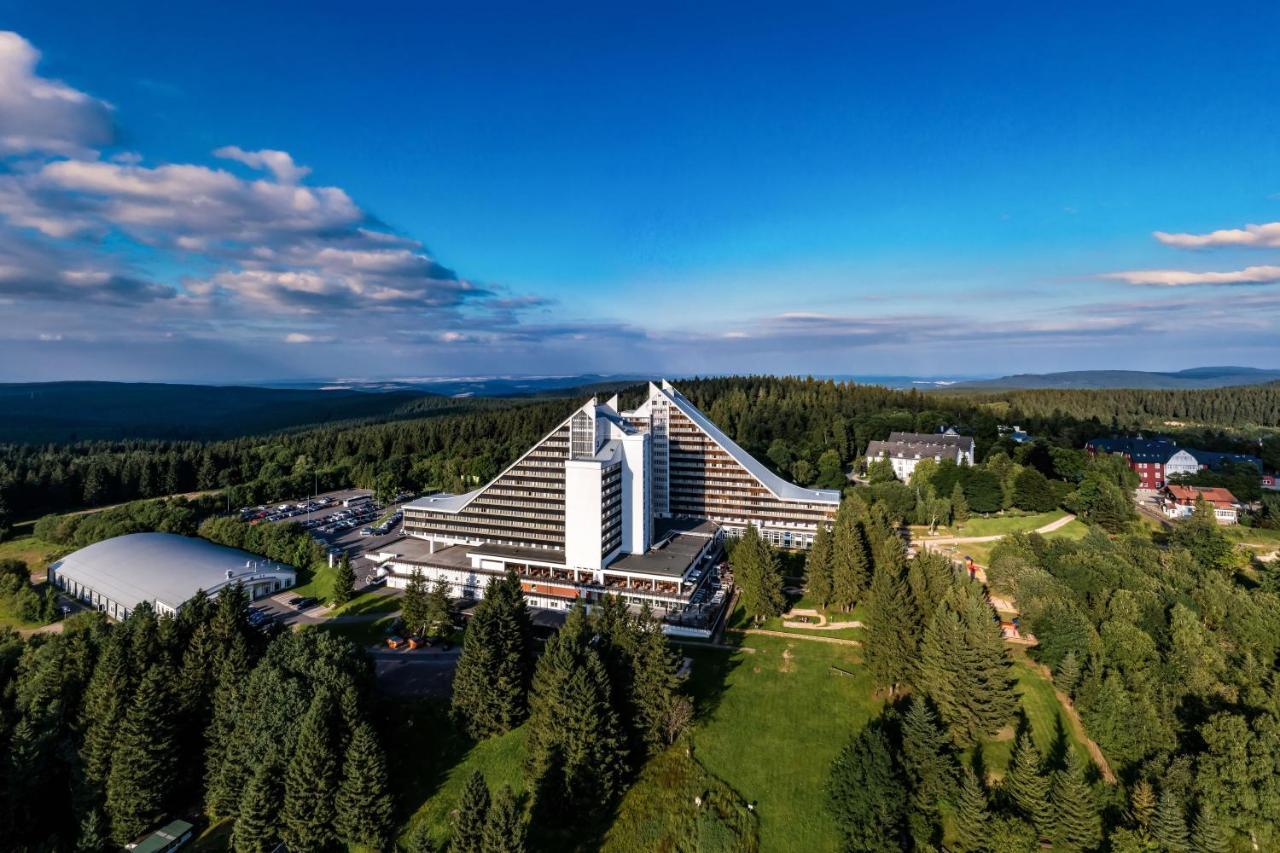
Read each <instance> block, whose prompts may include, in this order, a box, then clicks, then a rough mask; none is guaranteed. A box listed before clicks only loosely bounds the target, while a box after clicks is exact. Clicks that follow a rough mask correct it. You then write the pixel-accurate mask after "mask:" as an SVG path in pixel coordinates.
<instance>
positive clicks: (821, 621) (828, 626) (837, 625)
mask: <svg viewBox="0 0 1280 853" xmlns="http://www.w3.org/2000/svg"><path fill="white" fill-rule="evenodd" d="M788 616H812V617H813V618H815V619H817V620H818V623H817V624H816V625H815V624H813V623H810V622H802V621H800V620H799V619H787V618H786V617H788ZM782 627H784V628H802V629H804V630H805V631H839V630H840V629H841V628H861V627H863V625H862V623H861V622H859V621H858V620H857V619H853V620H850V621H848V622H831V621H829V620H828V619H827V614H825V613H822V612H821V611H818V610H806V609H798V610H788V611H787V612H786V613H784V614H783V622H782Z"/></svg>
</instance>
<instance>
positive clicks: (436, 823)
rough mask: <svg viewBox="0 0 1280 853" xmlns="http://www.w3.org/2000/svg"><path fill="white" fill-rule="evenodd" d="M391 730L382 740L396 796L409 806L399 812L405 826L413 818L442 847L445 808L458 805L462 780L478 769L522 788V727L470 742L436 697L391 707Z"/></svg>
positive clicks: (494, 784)
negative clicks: (386, 747) (392, 746)
mask: <svg viewBox="0 0 1280 853" xmlns="http://www.w3.org/2000/svg"><path fill="white" fill-rule="evenodd" d="M394 715H395V719H394V720H393V722H392V727H393V730H392V732H391V733H390V734H389V735H388V736H387V737H385V738H384V739H383V740H384V742H386V743H393V744H395V745H396V746H395V749H393V750H390V753H389V757H390V762H391V765H390V769H391V778H392V783H393V784H394V785H395V786H396V788H397V790H399V791H400V793H401V801H402V802H406V803H408V804H409V806H410V811H409V813H408V814H405V815H404V816H403V822H402V825H403V828H404V829H405V831H408V829H409V828H410V827H411V826H413V825H416V824H418V823H422V822H425V823H426V824H427V826H428V827H430V833H431V838H432V839H433V840H434V841H435V842H436V843H437V844H439V845H440V846H441V847H442V848H443V846H444V844H445V842H446V841H447V839H448V835H449V813H450V812H452V811H453V810H454V809H455V808H457V806H458V797H459V796H460V795H461V793H462V786H463V784H464V783H465V782H466V780H467V777H469V776H470V775H471V774H472V772H474V771H476V770H479V771H480V772H481V773H483V774H484V777H485V781H487V782H488V783H489V787H490V788H492V789H494V790H495V791H496V790H498V789H500V788H501V787H502V786H503V785H510V786H511V787H512V789H513V790H514V791H515V792H516V793H517V794H520V793H523V792H524V762H525V730H524V728H523V727H521V728H518V729H516V730H515V731H511V732H508V733H507V734H505V735H502V736H501V737H496V738H490V739H489V740H485V741H481V742H480V743H476V744H472V743H470V742H469V741H467V740H466V739H464V738H463V737H462V736H461V735H459V734H457V733H456V732H455V731H454V729H453V727H452V725H451V724H450V723H449V719H448V714H447V708H446V707H445V706H444V705H443V704H440V703H435V702H421V703H416V704H410V703H402V704H397V705H396V706H395V708H394Z"/></svg>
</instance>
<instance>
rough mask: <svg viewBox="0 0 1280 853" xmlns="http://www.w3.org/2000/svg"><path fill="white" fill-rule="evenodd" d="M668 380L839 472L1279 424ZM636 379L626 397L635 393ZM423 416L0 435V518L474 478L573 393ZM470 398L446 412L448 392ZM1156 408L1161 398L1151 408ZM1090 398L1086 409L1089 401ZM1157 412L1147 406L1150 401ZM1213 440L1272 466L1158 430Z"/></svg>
mask: <svg viewBox="0 0 1280 853" xmlns="http://www.w3.org/2000/svg"><path fill="white" fill-rule="evenodd" d="M680 389H681V390H682V391H683V392H684V393H685V394H686V395H687V396H688V397H689V398H690V399H691V400H692V401H693V402H694V404H696V405H697V406H698V407H699V408H701V409H702V410H703V411H705V412H706V413H707V414H708V415H709V416H710V417H711V418H712V420H714V421H715V422H716V423H717V424H719V425H720V426H721V427H722V428H723V429H724V430H725V431H726V432H727V433H728V434H729V435H730V436H732V437H733V438H734V439H735V440H736V441H738V442H739V443H740V444H742V445H743V446H744V447H745V448H746V449H747V450H748V451H750V452H751V453H753V454H754V455H756V456H757V457H758V458H760V459H761V460H762V461H765V462H766V463H767V464H769V465H770V466H772V467H773V468H774V469H775V470H777V471H779V472H780V473H782V474H783V475H784V476H787V477H789V478H791V479H792V480H795V481H796V482H800V483H803V484H815V485H826V486H839V485H841V484H842V483H843V482H844V479H843V478H844V472H845V471H846V470H847V469H848V466H849V464H850V463H851V462H852V461H853V460H855V459H857V458H858V457H859V456H860V455H861V454H862V453H863V452H864V450H865V448H866V445H867V442H868V441H870V440H872V439H881V438H885V437H886V436H887V435H888V433H889V432H890V431H891V430H915V431H922V432H933V431H934V430H936V429H937V428H938V427H940V426H943V425H955V426H957V427H958V428H959V429H960V430H961V431H962V432H964V433H966V434H970V435H973V436H975V437H976V439H977V442H978V454H979V458H985V457H986V456H987V455H988V454H989V453H991V452H993V451H994V450H997V449H1003V450H1005V451H1007V452H1010V455H1012V450H1013V445H1012V444H1011V443H1010V442H1009V441H1008V439H1005V438H1001V436H1000V433H999V429H998V427H999V426H1000V425H1002V424H1008V423H1018V424H1019V425H1021V426H1022V427H1024V428H1025V429H1027V430H1029V431H1030V432H1031V433H1032V434H1033V435H1035V436H1037V437H1039V438H1042V439H1043V440H1044V441H1045V442H1047V443H1048V444H1050V445H1054V446H1062V447H1076V448H1078V447H1080V446H1082V445H1083V444H1084V442H1085V441H1086V440H1088V439H1090V438H1093V437H1096V436H1098V435H1106V434H1110V433H1113V432H1116V431H1124V430H1126V429H1130V428H1133V429H1136V428H1139V427H1142V426H1143V425H1144V424H1146V423H1147V422H1149V421H1150V419H1151V418H1152V417H1161V418H1171V417H1179V416H1181V417H1187V418H1193V417H1195V416H1197V415H1207V416H1210V417H1211V418H1212V419H1213V423H1215V424H1221V425H1224V426H1233V425H1235V424H1238V423H1246V422H1250V423H1263V422H1265V423H1268V424H1271V425H1275V424H1277V423H1280V387H1274V386H1265V387H1258V388H1230V389H1222V390H1216V391H1196V392H1167V393H1165V392H1134V391H1114V392H1113V391H1106V392H1054V393H1052V394H1046V395H1044V396H1037V395H1038V394H1039V392H1018V393H1015V394H1011V395H1009V396H1008V398H1007V399H1005V398H998V399H997V398H993V397H989V396H986V395H983V396H974V395H946V394H933V393H920V392H916V391H906V392H903V391H893V390H890V389H887V388H882V387H877V386H867V385H855V384H851V383H838V382H832V381H819V380H813V379H795V378H778V377H765V376H759V377H751V376H749V377H733V378H717V379H695V380H689V381H687V382H682V383H681V384H680ZM642 393H643V386H635V387H634V388H632V389H631V390H630V391H628V392H627V393H626V394H625V395H624V401H623V402H624V405H627V404H629V403H634V402H636V401H638V400H639V399H640V397H641V395H642ZM437 399H439V398H427V399H426V400H420V401H416V402H413V403H410V404H409V405H410V406H411V407H416V406H425V407H427V408H428V410H430V411H432V412H433V415H432V417H429V418H410V419H405V420H393V421H388V422H383V423H372V424H370V423H351V422H347V423H340V424H333V425H327V426H321V427H315V428H309V429H300V430H294V431H290V432H285V433H278V434H273V435H257V436H249V437H243V438H236V439H231V440H225V441H215V442H205V443H201V442H193V441H157V440H141V439H138V440H127V441H82V442H76V443H74V444H64V445H30V444H27V445H0V527H3V526H4V521H3V519H4V518H5V517H6V515H8V516H9V517H20V518H24V517H25V518H29V517H34V516H37V515H40V514H43V513H45V512H53V511H61V510H66V509H74V508H79V507H86V506H101V505H105V504H111V503H118V502H122V501H128V500H133V499H136V498H147V497H156V496H160V495H167V494H175V493H183V492H189V491H195V490H205V489H218V488H223V487H234V489H233V493H232V495H231V497H230V500H231V502H232V503H257V502H260V501H264V500H271V499H274V498H284V497H291V496H294V497H296V496H299V495H303V494H308V493H310V492H311V491H312V490H313V488H315V487H317V486H318V487H319V488H320V489H326V488H336V487H341V486H348V485H357V486H364V487H371V488H372V487H376V486H379V485H384V486H388V487H395V486H400V487H403V488H406V489H410V490H413V491H418V492H421V491H425V490H429V489H446V490H458V489H465V488H470V487H473V486H475V485H477V484H480V483H482V482H484V481H486V480H487V479H489V478H490V477H492V476H493V475H494V474H496V473H497V472H498V471H500V470H501V469H502V468H503V467H504V466H505V465H507V464H509V463H510V462H512V461H513V460H514V459H515V458H516V457H517V456H519V454H520V453H522V452H524V451H525V450H527V449H528V448H529V447H530V446H531V445H532V444H533V443H534V442H535V441H536V440H537V439H538V438H540V437H541V436H542V435H544V434H546V433H547V432H548V431H549V430H550V429H551V428H552V427H554V426H555V424H556V423H558V422H559V421H560V420H562V419H563V418H564V417H566V416H567V415H568V414H569V412H570V411H572V410H573V408H574V407H575V406H576V405H577V404H578V403H580V402H581V397H580V396H578V395H574V396H566V397H563V398H552V399H540V400H530V399H520V400H487V401H475V402H468V403H456V401H446V402H442V403H441V406H443V408H431V405H433V404H432V403H431V401H432V400H437ZM455 404H457V405H464V406H473V407H475V408H474V410H472V411H467V412H463V413H449V409H448V406H449V405H455ZM1160 406H1164V407H1165V408H1164V409H1161V408H1160ZM1091 410H1095V411H1096V412H1097V414H1090V411H1091ZM1157 412H1159V413H1160V414H1156V413H1157ZM1166 432H1173V433H1174V434H1176V435H1178V436H1179V437H1180V438H1181V439H1182V440H1184V442H1186V443H1194V444H1195V445H1196V446H1200V447H1204V448H1206V449H1215V450H1236V451H1247V452H1252V453H1258V452H1261V455H1262V456H1263V458H1264V461H1265V462H1266V463H1267V465H1268V467H1269V468H1273V469H1274V468H1276V467H1280V440H1277V439H1275V438H1272V439H1270V440H1268V441H1267V442H1266V443H1264V445H1263V446H1262V448H1261V451H1259V447H1258V444H1257V443H1256V441H1250V440H1248V439H1247V438H1245V437H1244V436H1238V435H1235V434H1234V433H1231V432H1229V431H1227V430H1225V429H1219V428H1217V427H1210V428H1207V429H1203V430H1198V431H1196V430H1166Z"/></svg>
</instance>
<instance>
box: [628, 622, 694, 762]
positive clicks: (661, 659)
mask: <svg viewBox="0 0 1280 853" xmlns="http://www.w3.org/2000/svg"><path fill="white" fill-rule="evenodd" d="M639 629H640V635H639V639H638V647H637V648H636V650H635V654H634V656H633V658H632V661H631V669H632V672H631V685H632V689H631V709H630V710H631V713H630V717H631V725H632V727H633V728H634V729H635V732H636V736H637V739H638V741H639V742H640V743H641V744H642V745H643V748H644V750H645V752H647V753H648V754H650V755H652V754H655V753H657V752H658V751H659V750H660V749H662V748H663V747H664V746H666V745H667V744H668V743H670V742H671V739H672V735H673V734H678V732H675V733H673V732H672V730H671V726H672V724H673V722H674V721H673V713H674V712H675V708H676V706H677V704H678V703H679V702H680V701H681V699H682V697H681V696H680V678H679V676H678V675H677V672H678V667H679V664H678V660H677V657H676V655H675V654H673V653H672V651H671V646H670V645H669V644H668V643H667V638H666V636H665V635H664V634H663V633H662V626H661V624H660V623H659V622H658V621H657V620H656V619H654V618H653V616H652V615H651V614H650V615H649V616H648V617H647V618H644V617H642V618H641V620H640V621H639Z"/></svg>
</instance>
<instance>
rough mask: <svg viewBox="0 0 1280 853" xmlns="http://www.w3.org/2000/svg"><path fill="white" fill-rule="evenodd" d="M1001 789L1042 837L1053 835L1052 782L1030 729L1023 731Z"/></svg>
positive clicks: (1019, 736)
mask: <svg viewBox="0 0 1280 853" xmlns="http://www.w3.org/2000/svg"><path fill="white" fill-rule="evenodd" d="M1002 789H1003V791H1004V793H1006V794H1007V795H1008V796H1009V799H1010V800H1012V801H1013V803H1014V805H1015V806H1017V807H1018V811H1020V812H1022V815H1023V816H1024V817H1025V818H1027V820H1029V821H1031V824H1032V825H1033V826H1034V827H1035V828H1036V831H1037V832H1039V833H1040V834H1041V835H1042V836H1049V835H1051V834H1052V833H1053V806H1052V804H1051V803H1050V801H1049V789H1050V780H1049V777H1048V776H1047V775H1045V772H1044V759H1043V757H1042V756H1041V755H1040V750H1039V749H1037V748H1036V744H1035V741H1034V740H1033V739H1032V737H1031V730H1030V728H1024V729H1023V730H1022V732H1021V733H1019V735H1018V740H1017V742H1016V743H1015V744H1014V747H1013V757H1012V758H1010V759H1009V770H1008V772H1007V773H1005V776H1004V782H1003V785H1002Z"/></svg>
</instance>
